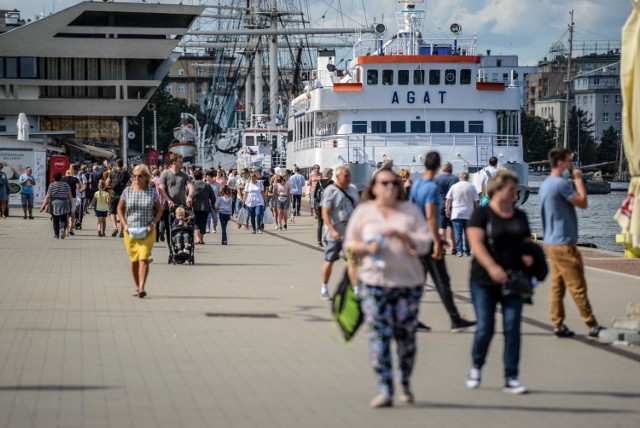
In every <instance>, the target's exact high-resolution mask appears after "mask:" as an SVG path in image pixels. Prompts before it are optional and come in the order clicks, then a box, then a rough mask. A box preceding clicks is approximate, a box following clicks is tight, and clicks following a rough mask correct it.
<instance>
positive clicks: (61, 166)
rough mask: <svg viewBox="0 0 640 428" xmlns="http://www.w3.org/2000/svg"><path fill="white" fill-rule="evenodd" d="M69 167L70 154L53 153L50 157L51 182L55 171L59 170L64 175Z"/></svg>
mask: <svg viewBox="0 0 640 428" xmlns="http://www.w3.org/2000/svg"><path fill="white" fill-rule="evenodd" d="M68 169H69V156H65V155H52V156H51V157H50V158H49V183H52V182H53V173H54V172H56V171H58V172H60V173H61V174H62V176H63V177H64V175H65V174H66V173H67V170H68Z"/></svg>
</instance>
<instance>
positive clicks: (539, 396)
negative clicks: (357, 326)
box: [0, 216, 640, 427]
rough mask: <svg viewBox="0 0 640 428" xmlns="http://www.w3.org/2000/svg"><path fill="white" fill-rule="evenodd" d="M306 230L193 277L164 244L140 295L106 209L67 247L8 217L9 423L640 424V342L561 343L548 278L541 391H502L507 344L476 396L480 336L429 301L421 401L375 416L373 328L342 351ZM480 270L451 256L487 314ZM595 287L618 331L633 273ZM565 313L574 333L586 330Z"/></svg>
mask: <svg viewBox="0 0 640 428" xmlns="http://www.w3.org/2000/svg"><path fill="white" fill-rule="evenodd" d="M296 220H297V223H298V224H296V225H294V226H291V227H290V229H289V231H288V232H285V233H283V234H280V235H278V236H281V237H282V236H284V237H286V238H287V239H288V240H284V239H280V238H279V237H278V236H276V235H275V233H269V234H265V235H250V234H248V233H246V232H244V231H237V230H236V229H234V228H232V229H231V234H230V245H229V246H227V247H222V246H220V245H218V242H219V240H220V235H207V236H206V240H207V245H205V246H202V247H200V246H199V247H198V248H197V250H198V252H197V254H196V265H195V266H173V265H171V266H169V265H167V264H166V256H167V250H166V248H165V247H164V246H163V245H158V246H157V249H156V250H155V251H154V256H155V259H156V261H155V262H154V263H153V264H152V266H151V274H150V277H149V285H148V291H149V297H148V298H146V299H144V300H140V299H134V298H133V297H131V294H132V291H133V287H132V280H131V276H130V273H129V270H128V261H127V257H126V254H125V251H124V248H123V246H122V242H121V240H120V239H116V238H98V236H97V234H96V233H95V230H94V226H93V222H94V218H93V216H89V217H87V218H86V220H85V230H82V231H78V232H77V236H75V237H72V238H70V239H66V240H64V241H61V240H53V239H52V238H51V235H52V233H51V231H50V224H49V221H48V219H46V218H44V217H42V216H40V217H38V218H37V219H36V220H34V221H23V220H22V218H10V219H8V220H6V221H0V254H1V256H0V272H2V275H1V279H0V427H26V426H32V427H102V426H104V427H151V426H153V427H200V426H202V427H300V426H307V427H316V426H317V427H325V426H335V425H342V426H356V427H359V426H370V427H378V426H379V427H383V426H390V425H392V424H393V425H397V426H416V427H422V426H436V427H449V426H452V427H458V426H491V427H501V426H504V427H510V426H514V425H515V424H516V420H517V425H518V426H521V427H540V426H545V425H548V426H563V427H596V426H619V427H637V426H639V425H640V409H639V408H638V402H639V399H640V391H639V390H638V385H640V372H639V371H638V364H639V362H640V349H637V348H610V347H603V346H601V345H595V344H593V343H591V342H588V341H587V340H585V339H584V338H583V337H578V338H577V339H576V340H564V341H563V340H556V339H553V338H552V337H551V336H550V334H549V330H548V329H549V322H548V315H547V309H548V307H547V304H546V287H545V285H544V284H543V285H542V287H541V289H540V291H539V293H538V294H539V295H538V296H537V297H536V305H534V306H532V307H527V308H526V310H525V316H526V317H527V320H526V322H525V324H524V326H523V331H524V340H523V359H522V367H521V371H522V375H521V378H522V380H523V382H524V383H525V384H526V385H527V386H528V387H529V388H530V389H531V390H532V393H531V394H529V395H528V396H519V397H512V396H506V395H505V394H503V393H502V392H501V391H500V388H501V375H500V373H501V348H502V338H501V337H500V336H496V338H495V340H494V344H493V346H492V350H491V353H490V361H489V363H488V365H487V367H486V369H485V370H484V379H483V387H482V388H481V389H480V390H478V391H468V390H467V389H466V388H465V387H464V377H465V375H466V371H467V369H468V365H469V348H470V342H471V333H464V334H451V333H449V332H448V327H449V325H448V320H447V319H446V314H445V311H444V308H443V307H442V304H441V303H439V300H438V298H437V296H436V295H435V293H427V294H425V297H424V299H423V305H422V313H421V319H422V320H424V321H425V322H427V323H428V324H430V325H432V326H433V328H434V331H433V332H432V333H429V334H421V335H419V355H418V359H417V365H416V371H415V375H414V390H415V394H416V398H417V403H416V405H415V406H413V407H407V406H400V405H398V406H397V407H395V408H394V409H389V410H378V411H372V410H370V409H369V408H368V407H367V403H368V400H369V399H370V398H371V397H372V396H373V395H374V393H375V383H374V378H373V374H372V372H371V369H370V368H369V366H368V362H367V341H366V334H364V333H365V332H364V331H362V332H360V333H359V334H358V336H357V338H356V340H355V342H354V343H353V344H352V345H348V346H344V345H341V344H339V342H338V341H337V340H336V337H337V333H336V330H335V328H334V327H333V324H332V323H331V322H330V316H329V311H328V308H327V305H326V303H325V302H323V301H321V300H320V299H319V297H318V288H319V287H318V285H319V284H318V271H319V264H320V261H321V254H320V253H319V252H318V251H317V250H316V249H314V248H313V247H312V246H304V245H300V243H306V244H312V245H313V244H314V242H315V240H314V236H315V235H314V231H315V229H314V225H313V224H312V220H311V219H310V218H309V217H308V216H303V217H300V218H296ZM214 242H215V243H214ZM468 263H469V260H468V259H466V258H462V259H457V258H456V259H448V266H449V270H450V272H451V273H452V276H453V280H454V288H455V291H456V295H457V296H458V297H459V299H458V304H459V307H460V309H461V311H462V312H463V314H465V315H467V316H469V317H471V318H472V317H473V311H472V309H471V307H470V306H469V305H468V304H467V303H465V300H466V299H467V298H468V293H467V290H466V288H467V287H466V285H465V280H466V277H467V275H468ZM337 270H338V269H337ZM337 276H338V275H335V278H334V282H335V280H336V279H337ZM589 281H590V282H589V287H590V295H591V298H592V300H593V303H594V307H595V310H596V313H597V315H598V317H599V318H600V319H601V321H602V322H603V323H605V324H606V323H607V320H608V319H610V318H611V317H613V316H617V315H621V314H623V313H624V306H625V304H626V302H627V301H628V300H632V299H636V300H637V297H638V287H639V284H638V281H637V280H636V279H633V278H631V277H627V276H622V275H615V274H610V273H606V272H602V271H592V270H590V271H589ZM567 303H568V304H567V312H568V323H569V325H570V326H572V327H573V328H574V329H576V330H577V331H578V332H579V333H581V334H583V333H584V332H585V329H584V328H583V327H582V326H581V325H580V321H579V317H578V315H577V311H576V309H575V307H574V306H573V303H572V302H571V301H570V300H568V301H567ZM207 313H213V314H225V313H227V314H228V313H231V314H241V313H243V314H274V315H275V316H277V318H229V317H209V316H207ZM616 351H617V352H618V353H617V354H616V353H613V352H616Z"/></svg>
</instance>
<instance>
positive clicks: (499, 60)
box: [496, 59, 502, 67]
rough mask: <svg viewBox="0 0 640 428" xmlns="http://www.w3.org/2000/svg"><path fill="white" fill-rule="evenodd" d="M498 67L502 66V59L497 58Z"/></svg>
mask: <svg viewBox="0 0 640 428" xmlns="http://www.w3.org/2000/svg"><path fill="white" fill-rule="evenodd" d="M496 67H502V60H501V59H498V60H496Z"/></svg>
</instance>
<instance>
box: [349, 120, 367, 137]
mask: <svg viewBox="0 0 640 428" xmlns="http://www.w3.org/2000/svg"><path fill="white" fill-rule="evenodd" d="M351 132H352V133H354V134H366V133H367V121H366V120H354V121H353V122H351Z"/></svg>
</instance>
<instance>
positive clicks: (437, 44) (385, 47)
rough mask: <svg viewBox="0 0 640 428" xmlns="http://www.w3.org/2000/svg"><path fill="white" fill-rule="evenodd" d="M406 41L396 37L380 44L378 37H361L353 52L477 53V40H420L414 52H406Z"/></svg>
mask: <svg viewBox="0 0 640 428" xmlns="http://www.w3.org/2000/svg"><path fill="white" fill-rule="evenodd" d="M408 43H409V44H410V43H412V41H408V40H407V39H404V38H397V39H394V40H392V41H389V42H387V43H386V44H380V39H370V38H366V39H362V40H359V41H358V42H356V44H355V45H354V48H353V53H354V55H355V56H356V57H359V56H369V55H408V54H410V53H411V54H413V55H471V56H475V55H477V54H478V41H477V39H476V38H473V39H453V38H449V39H445V38H443V39H429V40H420V41H419V42H418V43H417V47H416V49H413V48H411V49H413V50H415V52H407V49H408Z"/></svg>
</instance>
